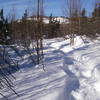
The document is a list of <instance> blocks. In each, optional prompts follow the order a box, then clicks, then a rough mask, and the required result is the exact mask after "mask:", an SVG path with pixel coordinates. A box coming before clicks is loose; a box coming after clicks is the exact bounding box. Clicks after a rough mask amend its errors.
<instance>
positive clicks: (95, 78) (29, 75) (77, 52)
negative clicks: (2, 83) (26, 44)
mask: <svg viewBox="0 0 100 100" xmlns="http://www.w3.org/2000/svg"><path fill="white" fill-rule="evenodd" d="M69 44H70V43H69V40H64V39H62V38H58V39H57V38H56V39H47V40H44V57H45V59H44V65H45V71H43V67H42V65H37V66H34V65H33V64H32V63H31V61H30V59H28V58H27V59H25V60H24V61H23V62H22V61H20V64H21V66H20V68H21V69H20V71H18V72H16V73H14V75H15V76H16V80H14V89H15V90H16V92H17V93H18V94H19V95H20V96H19V97H17V96H16V95H15V94H14V93H13V92H12V91H10V90H9V89H5V90H4V91H2V92H4V95H5V96H7V97H8V99H9V100H100V96H99V94H100V86H99V84H100V42H99V41H94V42H91V41H86V42H85V43H84V42H83V41H82V39H81V38H80V37H76V39H75V45H74V46H73V47H71V46H70V45H69ZM0 100H4V98H2V97H1V96H0Z"/></svg>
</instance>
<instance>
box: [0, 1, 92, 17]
mask: <svg viewBox="0 0 100 100" xmlns="http://www.w3.org/2000/svg"><path fill="white" fill-rule="evenodd" d="M36 1H37V0H0V8H3V9H4V12H5V16H8V15H9V12H11V11H12V9H15V10H14V12H15V13H16V15H17V18H19V17H21V16H22V14H23V12H24V10H25V9H29V10H30V11H32V10H33V9H35V6H36ZM83 1H84V4H83V6H84V7H85V8H86V9H87V12H88V15H89V14H90V12H91V11H92V10H93V1H94V0H83ZM64 6H65V2H64V0H44V7H45V15H50V13H52V14H53V15H54V16H62V15H64V14H63V8H64Z"/></svg>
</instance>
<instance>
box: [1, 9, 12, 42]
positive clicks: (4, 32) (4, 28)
mask: <svg viewBox="0 0 100 100" xmlns="http://www.w3.org/2000/svg"><path fill="white" fill-rule="evenodd" d="M10 39H11V34H10V29H9V23H8V20H7V19H5V18H4V15H3V9H1V11H0V43H3V44H9V43H8V42H9V40H10Z"/></svg>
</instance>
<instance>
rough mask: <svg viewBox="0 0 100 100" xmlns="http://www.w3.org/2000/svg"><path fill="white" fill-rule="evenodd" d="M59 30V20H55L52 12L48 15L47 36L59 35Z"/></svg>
mask: <svg viewBox="0 0 100 100" xmlns="http://www.w3.org/2000/svg"><path fill="white" fill-rule="evenodd" d="M59 30H60V22H59V21H57V19H55V18H54V17H52V14H51V15H50V17H49V30H48V38H54V37H57V36H59Z"/></svg>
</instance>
